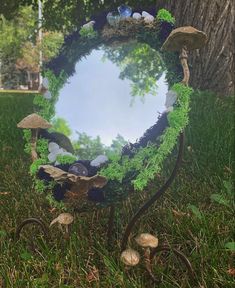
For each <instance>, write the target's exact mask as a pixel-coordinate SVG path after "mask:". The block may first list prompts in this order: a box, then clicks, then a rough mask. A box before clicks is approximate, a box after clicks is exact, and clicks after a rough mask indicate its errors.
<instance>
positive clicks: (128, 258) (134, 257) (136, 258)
mask: <svg viewBox="0 0 235 288" xmlns="http://www.w3.org/2000/svg"><path fill="white" fill-rule="evenodd" d="M121 261H122V262H123V263H124V264H126V265H127V266H136V265H137V264H138V263H139V262H140V254H139V253H138V252H137V251H135V250H133V249H130V248H129V249H126V250H124V251H123V252H122V254H121Z"/></svg>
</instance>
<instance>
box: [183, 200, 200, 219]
mask: <svg viewBox="0 0 235 288" xmlns="http://www.w3.org/2000/svg"><path fill="white" fill-rule="evenodd" d="M187 207H188V209H189V210H190V211H191V212H192V213H193V215H194V216H196V217H197V218H198V219H200V220H201V219H202V218H203V214H202V213H201V212H200V210H199V209H198V208H197V207H196V206H195V205H192V204H189V205H188V206H187Z"/></svg>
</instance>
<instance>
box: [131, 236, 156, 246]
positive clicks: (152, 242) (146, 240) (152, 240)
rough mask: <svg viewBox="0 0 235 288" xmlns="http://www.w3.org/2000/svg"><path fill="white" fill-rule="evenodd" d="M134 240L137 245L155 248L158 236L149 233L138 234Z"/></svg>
mask: <svg viewBox="0 0 235 288" xmlns="http://www.w3.org/2000/svg"><path fill="white" fill-rule="evenodd" d="M135 241H136V242H137V244H138V245H140V246H142V247H151V248H155V247H157V246H158V238H157V237H155V236H153V235H151V234H149V233H142V234H140V235H139V236H138V237H136V238H135Z"/></svg>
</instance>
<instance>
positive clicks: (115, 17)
mask: <svg viewBox="0 0 235 288" xmlns="http://www.w3.org/2000/svg"><path fill="white" fill-rule="evenodd" d="M120 20H121V16H120V15H119V13H118V12H109V13H108V15H107V21H108V23H109V25H111V26H118V23H119V22H120Z"/></svg>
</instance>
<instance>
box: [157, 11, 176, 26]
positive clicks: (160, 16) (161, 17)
mask: <svg viewBox="0 0 235 288" xmlns="http://www.w3.org/2000/svg"><path fill="white" fill-rule="evenodd" d="M156 18H157V20H158V21H166V22H168V23H171V24H175V18H174V17H173V16H172V15H171V13H170V12H169V11H168V10H166V9H160V10H159V11H158V13H157V16H156Z"/></svg>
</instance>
